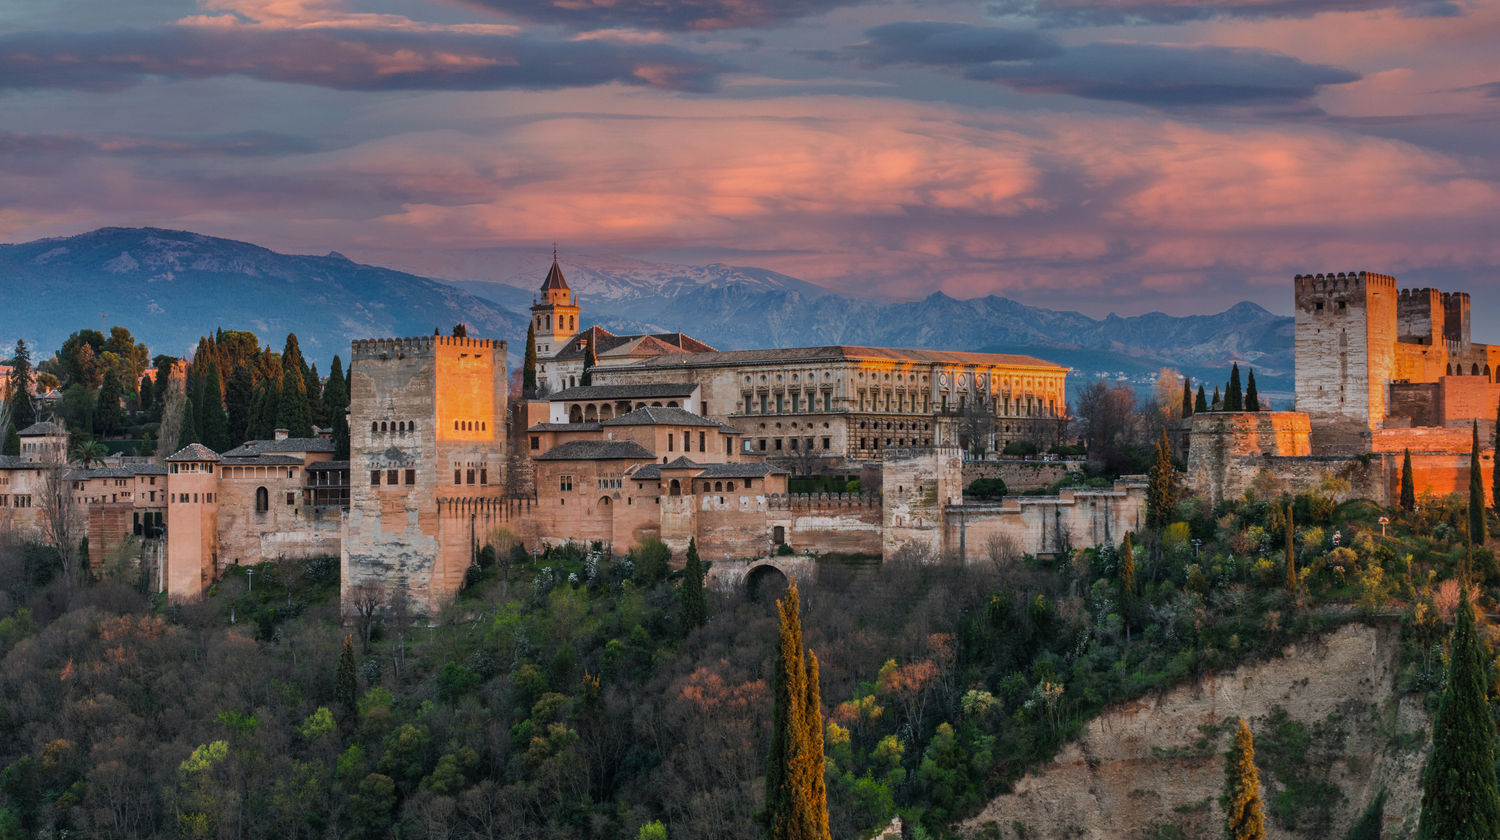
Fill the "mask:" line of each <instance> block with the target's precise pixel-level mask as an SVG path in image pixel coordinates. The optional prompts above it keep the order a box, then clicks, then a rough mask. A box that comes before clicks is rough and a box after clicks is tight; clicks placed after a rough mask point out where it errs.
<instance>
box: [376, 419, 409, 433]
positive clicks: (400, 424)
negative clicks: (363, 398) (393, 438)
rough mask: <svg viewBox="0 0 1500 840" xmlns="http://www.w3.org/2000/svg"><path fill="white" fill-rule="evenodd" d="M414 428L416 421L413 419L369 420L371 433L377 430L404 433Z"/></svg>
mask: <svg viewBox="0 0 1500 840" xmlns="http://www.w3.org/2000/svg"><path fill="white" fill-rule="evenodd" d="M416 430H417V423H416V421H415V420H412V421H410V422H408V421H406V420H397V421H394V422H392V421H387V420H380V421H378V422H377V421H375V420H371V421H370V434H372V435H373V434H375V433H377V432H381V433H386V434H389V433H391V432H395V433H396V434H398V435H404V434H406V433H407V432H415V431H416Z"/></svg>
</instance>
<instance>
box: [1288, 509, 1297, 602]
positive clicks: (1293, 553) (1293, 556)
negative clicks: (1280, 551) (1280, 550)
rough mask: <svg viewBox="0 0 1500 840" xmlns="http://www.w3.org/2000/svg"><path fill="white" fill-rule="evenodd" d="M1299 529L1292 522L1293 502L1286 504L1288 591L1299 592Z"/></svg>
mask: <svg viewBox="0 0 1500 840" xmlns="http://www.w3.org/2000/svg"><path fill="white" fill-rule="evenodd" d="M1296 535H1297V528H1296V527H1295V523H1294V522H1293V520H1292V500H1291V499H1287V502H1286V591H1288V592H1296V591H1297V544H1296Z"/></svg>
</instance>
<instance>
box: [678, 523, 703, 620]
mask: <svg viewBox="0 0 1500 840" xmlns="http://www.w3.org/2000/svg"><path fill="white" fill-rule="evenodd" d="M678 597H679V600H680V601H681V604H682V629H683V632H687V631H690V630H692V629H693V628H694V627H702V626H703V625H704V624H706V623H708V593H706V592H704V590H703V561H702V560H701V559H700V558H699V557H698V541H697V540H696V539H690V540H688V550H687V566H686V567H684V568H683V570H682V589H681V590H679V592H678Z"/></svg>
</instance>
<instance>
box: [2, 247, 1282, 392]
mask: <svg viewBox="0 0 1500 840" xmlns="http://www.w3.org/2000/svg"><path fill="white" fill-rule="evenodd" d="M489 266H490V269H491V271H492V272H493V273H491V274H490V275H489V276H490V277H492V278H493V279H489V280H475V279H472V278H473V277H474V276H476V275H479V274H480V273H481V272H480V271H476V270H475V269H474V267H472V266H471V267H467V268H466V269H460V270H455V271H454V275H453V276H456V277H467V278H469V279H456V280H453V281H451V282H444V281H441V280H435V279H431V278H426V277H420V276H417V275H414V274H408V273H405V272H401V271H395V270H391V269H386V268H379V267H375V266H369V265H361V264H358V263H355V262H352V261H350V260H348V259H347V258H345V257H343V256H342V255H340V254H337V253H330V254H328V255H326V256H321V257H315V256H299V255H288V254H279V253H276V252H274V251H270V250H267V249H265V248H261V247H259V246H256V245H251V244H248V243H244V242H236V241H233V240H229V239H219V238H215V237H209V236H203V235H200V234H195V233H187V232H182V231H168V230H160V229H154V228H102V229H100V230H96V231H93V232H90V233H86V234H81V235H79V236H73V237H67V238H58V239H44V240H37V241H35V242H28V243H24V244H20V245H0V287H3V288H4V289H5V296H4V300H5V301H6V306H5V307H4V308H3V310H0V349H3V348H7V347H9V346H10V345H11V344H12V343H13V342H14V339H15V338H16V337H17V336H20V337H24V338H26V339H27V340H28V341H30V342H31V343H33V344H34V345H35V346H37V347H38V348H40V351H41V354H42V355H46V354H48V353H50V352H52V351H53V350H55V349H56V348H57V347H58V346H59V345H60V344H61V343H62V340H63V339H64V338H66V337H67V335H68V334H69V333H71V332H73V331H74V330H77V329H81V328H84V327H97V326H98V325H99V324H100V322H101V321H100V316H101V313H107V318H106V319H107V320H108V322H109V323H110V324H111V325H114V324H122V325H125V326H128V327H129V328H130V329H131V331H132V332H133V333H134V334H135V335H136V337H137V338H139V339H140V340H142V341H145V342H146V343H148V344H149V345H150V346H151V347H152V349H153V350H154V351H157V352H169V353H181V352H183V351H184V350H186V349H187V348H189V347H191V346H192V344H193V343H194V342H196V340H197V338H198V336H199V335H202V334H205V333H207V332H209V331H210V330H212V329H214V328H215V327H220V326H222V327H225V328H238V329H250V330H253V331H255V332H256V333H257V334H258V335H260V336H261V339H262V341H264V342H266V343H270V344H272V345H275V346H279V345H280V342H281V341H282V340H283V339H284V337H285V334H286V333H287V332H288V331H293V332H296V333H297V335H298V338H299V339H300V340H301V342H302V345H303V347H304V348H305V349H306V350H307V351H308V352H309V353H310V355H311V356H312V357H313V358H314V359H317V360H319V361H322V360H323V359H324V358H325V357H331V356H332V355H333V353H335V352H339V351H340V350H346V348H347V346H348V342H349V340H350V339H353V338H360V337H371V336H389V335H424V334H430V333H431V331H432V330H433V329H434V328H435V327H438V326H441V327H442V328H443V330H444V331H445V332H446V331H447V330H448V329H449V328H450V327H451V326H452V325H453V324H455V323H458V322H460V321H462V322H464V323H466V324H468V325H469V329H470V331H471V334H477V335H485V336H495V337H499V338H504V339H507V340H509V341H511V342H512V346H513V347H515V348H516V349H517V352H516V353H515V354H514V355H515V356H516V357H517V358H519V356H520V353H519V349H520V345H521V342H522V341H523V340H524V337H525V330H526V308H527V307H529V306H530V305H531V303H532V300H533V295H534V292H535V290H536V288H537V287H538V286H539V285H540V284H541V279H542V277H543V276H544V275H545V273H546V268H547V259H546V257H545V256H542V257H537V256H535V255H532V256H530V257H528V258H525V259H510V260H502V259H496V260H493V261H491V262H489ZM562 266H563V270H564V273H565V274H566V276H567V278H568V282H569V284H570V285H571V286H572V288H573V290H574V292H575V294H576V296H577V298H578V300H579V302H580V304H581V305H582V307H583V315H584V321H585V322H586V323H598V324H600V325H602V326H604V327H605V328H607V329H610V330H613V331H616V332H638V331H652V332H666V331H675V330H681V331H683V332H686V333H689V334H691V335H693V336H694V337H696V338H698V339H700V340H702V341H706V342H708V343H709V344H712V345H714V346H716V347H719V348H721V349H738V348H748V347H763V346H775V347H789V346H798V345H810V344H832V343H843V344H870V345H885V346H894V347H924V348H939V349H953V350H979V351H995V352H1010V353H1029V354H1032V355H1037V356H1041V357H1043V358H1047V359H1049V360H1052V361H1056V362H1059V363H1061V364H1066V365H1070V366H1072V367H1074V368H1075V374H1074V375H1073V376H1072V377H1070V381H1071V382H1072V383H1074V384H1075V385H1080V384H1083V383H1086V382H1088V381H1092V380H1093V379H1096V378H1098V377H1100V376H1109V377H1111V378H1113V377H1115V376H1118V375H1122V374H1123V375H1125V376H1127V377H1130V378H1132V379H1134V380H1135V381H1136V382H1137V384H1141V383H1142V382H1144V381H1145V378H1146V376H1147V375H1148V374H1149V373H1150V372H1152V371H1155V370H1156V369H1158V368H1160V367H1162V366H1171V367H1175V368H1178V369H1179V370H1182V371H1184V372H1186V373H1189V374H1190V375H1192V376H1194V377H1195V378H1207V379H1208V380H1209V382H1210V385H1209V390H1210V391H1212V390H1213V384H1212V383H1214V382H1222V381H1223V380H1224V379H1225V378H1226V377H1227V370H1228V367H1229V364H1230V362H1231V361H1239V362H1240V363H1241V364H1242V365H1243V364H1249V365H1253V366H1254V367H1255V369H1256V376H1257V380H1258V381H1259V384H1260V387H1261V390H1262V391H1263V392H1269V393H1270V394H1271V395H1273V397H1274V396H1275V395H1277V394H1285V393H1287V392H1289V391H1290V390H1291V373H1292V319H1291V318H1288V317H1284V316H1278V315H1274V314H1272V313H1271V312H1268V311H1267V310H1265V309H1263V308H1261V307H1260V306H1257V305H1255V304H1253V303H1240V304H1237V305H1236V306H1234V307H1231V308H1230V309H1228V310H1226V311H1224V312H1220V313H1218V314H1214V315H1196V316H1189V317H1176V316H1170V315H1164V314H1161V313H1151V314H1147V315H1139V316H1132V317H1119V316H1116V315H1110V316H1108V317H1106V318H1103V319H1096V318H1091V317H1088V316H1086V315H1083V314H1081V313H1078V312H1069V311H1059V310H1052V309H1044V308H1040V307H1034V306H1027V305H1025V304H1021V303H1018V302H1016V301H1013V300H1009V299H1007V298H1002V297H995V296H990V297H984V298H975V299H970V300H958V299H955V298H952V297H949V296H947V295H945V294H943V293H941V292H935V293H933V294H931V295H929V296H927V297H926V298H923V299H921V300H916V301H902V302H895V301H889V300H877V299H872V298H863V297H855V296H852V295H847V294H841V293H837V292H834V291H831V290H829V289H826V288H823V287H821V286H818V285H816V284H813V283H809V282H806V281H803V280H798V279H796V278H794V277H788V276H786V275H783V274H778V273H776V272H774V271H768V270H765V269H760V268H753V267H743V266H729V265H722V264H711V265H702V266H683V265H667V264H659V263H647V262H641V261H638V260H628V259H620V258H615V257H609V256H590V255H576V256H564V258H563V260H562Z"/></svg>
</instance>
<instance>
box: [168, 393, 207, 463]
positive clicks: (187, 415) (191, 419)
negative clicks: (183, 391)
mask: <svg viewBox="0 0 1500 840" xmlns="http://www.w3.org/2000/svg"><path fill="white" fill-rule="evenodd" d="M197 413H198V412H197V409H196V408H195V407H194V406H193V398H192V397H188V398H187V401H186V402H184V403H183V404H182V426H181V427H180V428H179V429H178V431H177V446H176V447H175V448H174V451H175V450H176V449H181V448H182V447H184V446H187V445H188V444H191V443H202V442H203V437H202V436H201V435H199V434H198V419H197Z"/></svg>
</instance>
